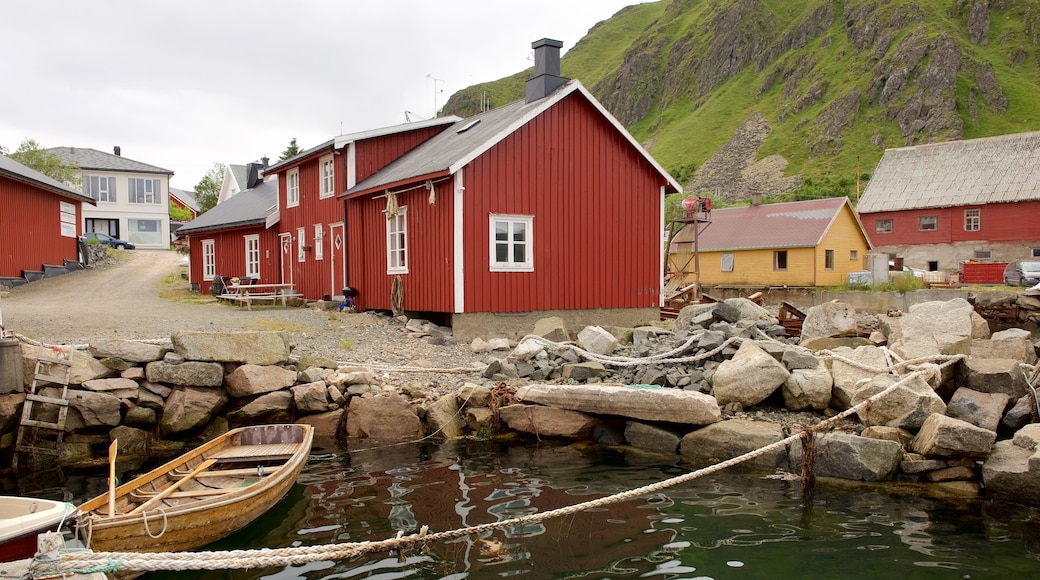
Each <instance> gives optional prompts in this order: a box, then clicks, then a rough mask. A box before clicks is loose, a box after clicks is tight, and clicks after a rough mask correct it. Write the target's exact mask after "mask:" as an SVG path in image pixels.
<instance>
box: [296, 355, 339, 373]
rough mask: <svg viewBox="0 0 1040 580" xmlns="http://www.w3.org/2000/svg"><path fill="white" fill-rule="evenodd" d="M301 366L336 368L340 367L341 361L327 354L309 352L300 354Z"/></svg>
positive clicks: (307, 367)
mask: <svg viewBox="0 0 1040 580" xmlns="http://www.w3.org/2000/svg"><path fill="white" fill-rule="evenodd" d="M300 367H301V368H304V369H309V368H319V369H333V370H335V369H337V368H339V363H338V362H336V361H335V360H333V359H331V358H329V357H327V356H320V355H316V354H310V353H307V354H301V355H300Z"/></svg>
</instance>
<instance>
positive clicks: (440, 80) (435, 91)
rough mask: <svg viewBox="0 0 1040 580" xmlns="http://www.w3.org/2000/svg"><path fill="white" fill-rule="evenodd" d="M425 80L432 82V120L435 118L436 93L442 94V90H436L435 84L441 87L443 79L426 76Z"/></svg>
mask: <svg viewBox="0 0 1040 580" xmlns="http://www.w3.org/2000/svg"><path fill="white" fill-rule="evenodd" d="M426 78H427V79H429V80H431V81H433V115H431V116H430V118H431V119H433V118H436V117H437V110H438V109H437V93H438V92H441V93H443V92H444V89H441V90H440V91H438V90H437V83H441V85H442V86H443V85H444V79H438V78H434V76H433V75H426Z"/></svg>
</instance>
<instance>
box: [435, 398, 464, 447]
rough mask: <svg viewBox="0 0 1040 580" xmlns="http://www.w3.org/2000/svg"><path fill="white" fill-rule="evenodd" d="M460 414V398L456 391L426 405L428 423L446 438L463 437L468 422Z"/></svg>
mask: <svg viewBox="0 0 1040 580" xmlns="http://www.w3.org/2000/svg"><path fill="white" fill-rule="evenodd" d="M460 415H461V412H460V407H459V400H458V397H457V396H456V395H455V393H448V394H447V395H444V396H443V397H440V398H438V399H437V400H436V401H434V402H433V403H431V404H430V405H428V406H427V407H426V423H427V424H428V425H429V426H430V428H431V429H433V431H434V432H435V433H436V432H439V433H440V434H441V435H443V436H444V437H445V438H446V439H461V438H462V436H463V435H464V432H463V430H464V429H465V428H466V422H465V421H463V419H462V417H461V416H460Z"/></svg>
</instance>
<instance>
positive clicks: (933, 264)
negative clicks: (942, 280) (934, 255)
mask: <svg viewBox="0 0 1040 580" xmlns="http://www.w3.org/2000/svg"><path fill="white" fill-rule="evenodd" d="M928 271H929V272H938V271H939V261H938V260H929V261H928Z"/></svg>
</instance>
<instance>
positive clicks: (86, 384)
mask: <svg viewBox="0 0 1040 580" xmlns="http://www.w3.org/2000/svg"><path fill="white" fill-rule="evenodd" d="M82 387H83V388H84V389H86V390H88V391H94V392H99V393H112V394H115V395H116V396H117V397H119V396H120V395H119V394H118V392H119V391H133V393H134V397H133V398H137V390H138V386H137V381H134V380H131V379H123V378H115V379H93V380H89V381H83V385H82ZM121 398H130V397H121Z"/></svg>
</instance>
